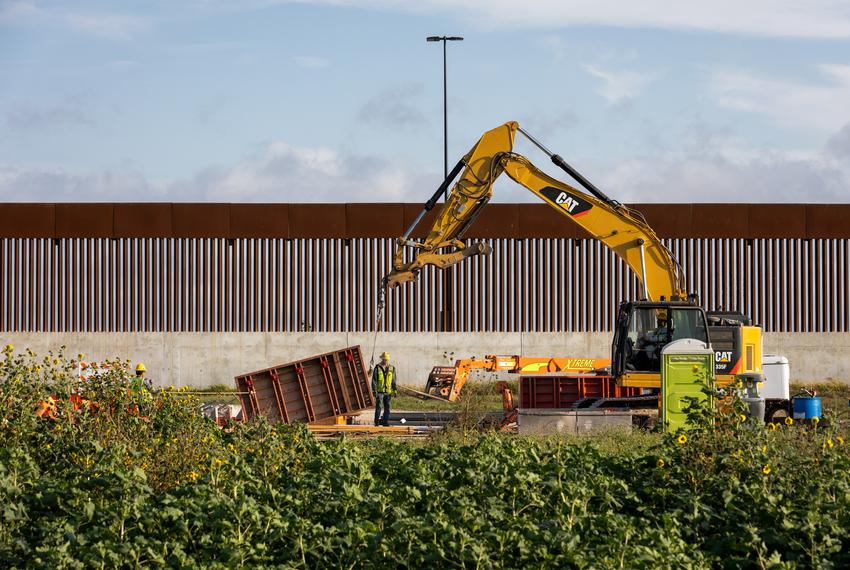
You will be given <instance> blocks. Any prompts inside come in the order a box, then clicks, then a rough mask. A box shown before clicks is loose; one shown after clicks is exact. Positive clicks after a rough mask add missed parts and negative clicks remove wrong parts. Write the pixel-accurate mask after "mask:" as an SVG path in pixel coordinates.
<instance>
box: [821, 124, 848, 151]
mask: <svg viewBox="0 0 850 570" xmlns="http://www.w3.org/2000/svg"><path fill="white" fill-rule="evenodd" d="M826 152H827V154H829V155H830V156H833V157H835V158H839V159H845V160H847V159H850V123H847V124H846V125H844V126H843V127H842V128H841V130H839V131H838V132H837V133H835V134H833V135H832V136H831V137H829V139H828V140H827V141H826Z"/></svg>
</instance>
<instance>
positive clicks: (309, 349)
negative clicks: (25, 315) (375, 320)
mask: <svg viewBox="0 0 850 570" xmlns="http://www.w3.org/2000/svg"><path fill="white" fill-rule="evenodd" d="M0 338H3V344H4V345H5V344H7V343H12V344H14V345H15V348H16V350H23V349H25V348H30V349H32V350H33V351H35V352H36V353H37V354H46V353H47V352H48V351H54V352H56V351H58V350H59V349H60V348H61V347H62V346H65V353H66V355H68V356H76V354H77V353H83V354H85V355H86V358H87V359H89V360H101V359H104V358H115V357H120V358H129V359H131V360H132V361H133V362H134V363H135V362H138V361H141V362H144V363H145V365H146V366H147V368H148V370H149V371H150V372H149V375H150V376H151V378H153V380H154V383H155V384H157V385H174V386H184V385H189V386H196V387H204V386H212V385H214V384H225V385H227V386H232V385H233V378H234V377H235V376H236V375H237V374H243V373H246V372H250V371H253V370H260V369H263V368H268V367H270V366H273V365H275V364H283V363H285V362H290V361H292V360H298V359H300V358H306V357H308V356H312V355H314V354H320V353H323V352H330V351H332V350H338V349H340V348H344V347H346V346H352V345H357V344H359V345H361V347H362V349H363V357H364V358H365V360H366V362H367V363H368V362H369V360H370V358H371V355H372V343H373V342H374V338H375V335H374V333H354V332H352V333H344V332H342V333H315V332H314V333H307V332H304V333H185V332H179V333H164V332H156V333H5V334H4V335H3V336H2V337H0ZM610 343H611V335H610V334H609V333H379V334H378V338H377V344H376V351H375V354H376V358H377V355H378V354H380V353H381V351H384V350H386V351H388V352H389V353H390V355H391V357H392V360H393V363H394V364H395V365H396V367H397V369H398V372H399V379H400V381H401V383H403V384H408V385H414V386H415V385H420V386H424V385H425V381H426V379H427V378H428V373H429V372H430V371H431V368H432V367H433V366H436V365H447V364H451V363H453V362H454V360H455V359H458V358H469V357H472V356H476V357H483V356H484V355H487V354H523V355H525V356H573V357H588V358H589V357H595V358H606V357H609V355H610V351H611V348H610ZM765 352H766V353H768V354H783V355H785V356H787V357H788V360H789V361H790V363H791V380H792V381H804V382H815V381H824V380H838V381H842V382H846V383H850V333H766V334H765ZM482 376H483V377H485V378H486V377H487V375H486V374H483V375H482Z"/></svg>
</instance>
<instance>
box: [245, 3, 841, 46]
mask: <svg viewBox="0 0 850 570" xmlns="http://www.w3.org/2000/svg"><path fill="white" fill-rule="evenodd" d="M295 2H297V3H299V4H304V3H311V4H324V5H333V6H351V7H357V8H365V9H372V10H394V11H405V12H414V13H420V14H422V13H424V14H439V15H448V16H454V17H457V18H460V19H463V20H466V21H468V22H470V23H471V24H474V25H480V26H486V27H498V28H510V29H516V28H525V29H529V28H533V29H558V28H563V27H567V26H580V25H591V26H614V27H623V28H661V29H672V30H699V31H710V32H723V33H734V34H744V35H752V36H780V37H781V36H785V37H807V38H832V39H835V38H850V4H848V3H847V2H846V1H843V0H806V1H805V2H801V1H800V0H747V1H746V2H741V1H740V0H714V1H713V2H683V1H679V2H670V1H669V0H643V1H641V2H623V1H622V0H526V1H525V2H523V3H522V4H521V5H518V4H517V3H516V2H515V1H514V0H419V1H418V2H415V3H414V2H410V1H409V0H255V1H253V2H245V3H243V4H242V6H251V7H253V8H256V7H258V6H268V5H271V4H290V3H295Z"/></svg>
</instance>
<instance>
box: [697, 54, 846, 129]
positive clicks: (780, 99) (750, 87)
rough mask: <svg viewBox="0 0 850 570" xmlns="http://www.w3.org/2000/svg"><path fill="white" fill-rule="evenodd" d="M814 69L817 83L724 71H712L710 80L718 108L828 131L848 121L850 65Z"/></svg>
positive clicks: (792, 125)
mask: <svg viewBox="0 0 850 570" xmlns="http://www.w3.org/2000/svg"><path fill="white" fill-rule="evenodd" d="M818 70H819V71H820V73H821V75H822V77H823V80H822V81H820V82H814V81H799V80H790V79H778V78H773V77H766V76H764V75H756V74H753V73H749V72H745V71H730V70H724V71H719V72H717V73H715V74H714V77H713V78H712V82H711V83H712V89H713V91H714V96H715V98H716V100H717V103H718V104H719V105H720V106H721V107H725V108H727V109H735V110H738V111H746V112H751V113H757V114H762V115H766V116H768V117H770V118H771V119H773V120H775V121H776V122H777V123H779V124H782V125H786V126H791V127H803V128H807V129H819V130H823V131H829V132H832V131H835V130H836V129H837V128H838V127H839V126H841V125H843V124H845V123H847V122H850V104H848V101H850V65H836V64H822V65H819V66H818Z"/></svg>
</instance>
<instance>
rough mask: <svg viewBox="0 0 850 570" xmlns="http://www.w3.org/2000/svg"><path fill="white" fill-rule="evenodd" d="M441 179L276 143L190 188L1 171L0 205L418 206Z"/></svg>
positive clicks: (111, 177) (89, 175) (55, 170)
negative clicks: (298, 203) (417, 203)
mask: <svg viewBox="0 0 850 570" xmlns="http://www.w3.org/2000/svg"><path fill="white" fill-rule="evenodd" d="M438 178H439V177H438V175H437V174H436V173H424V172H422V171H417V170H415V169H413V168H410V167H408V166H406V165H404V164H400V163H393V162H390V161H387V160H382V159H378V158H374V157H369V156H355V155H348V154H344V153H340V152H337V151H336V150H334V149H330V148H325V147H314V148H310V147H298V146H294V145H291V144H289V143H286V142H281V141H277V142H272V143H270V144H268V145H266V146H265V147H264V148H263V150H262V151H261V152H259V153H257V154H255V155H252V156H248V157H246V158H244V159H242V160H240V161H238V162H236V163H235V164H232V165H229V166H211V167H208V168H206V169H204V170H202V171H201V172H199V173H198V174H197V175H195V176H193V177H191V178H190V179H187V180H171V181H159V180H150V179H148V178H146V177H145V176H144V175H143V174H141V173H140V172H139V171H138V170H137V169H136V168H134V167H133V166H132V165H128V164H122V165H118V166H115V167H112V168H108V169H104V170H100V171H84V172H79V171H72V170H69V169H67V168H59V167H50V166H46V167H30V168H23V167H16V166H13V165H9V164H6V165H4V164H0V201H6V202H9V201H13V202H18V201H21V200H27V201H43V202H53V201H73V202H79V201H82V202H86V201H97V200H101V201H119V202H120V201H188V202H191V201H198V202H205V201H218V202H221V201H223V202H401V201H411V202H422V201H424V200H425V199H427V197H428V196H430V193H429V192H427V191H424V190H422V189H423V188H432V187H435V186H436V184H437V181H438ZM425 194H428V196H426V195H425Z"/></svg>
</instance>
